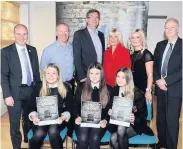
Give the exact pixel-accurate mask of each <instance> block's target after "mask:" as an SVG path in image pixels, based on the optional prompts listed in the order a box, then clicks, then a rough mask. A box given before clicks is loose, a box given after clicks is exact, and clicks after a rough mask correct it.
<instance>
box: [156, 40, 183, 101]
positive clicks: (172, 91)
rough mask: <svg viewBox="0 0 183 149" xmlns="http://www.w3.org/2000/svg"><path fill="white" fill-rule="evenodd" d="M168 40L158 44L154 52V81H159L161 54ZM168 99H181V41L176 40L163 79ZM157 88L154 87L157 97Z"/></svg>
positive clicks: (158, 90)
mask: <svg viewBox="0 0 183 149" xmlns="http://www.w3.org/2000/svg"><path fill="white" fill-rule="evenodd" d="M167 43H168V40H164V41H161V42H158V43H157V45H156V49H155V52H154V81H156V80H159V79H161V65H162V58H163V53H164V51H165V48H166V45H167ZM165 81H166V83H167V87H168V96H169V97H178V98H182V39H181V38H178V39H177V41H176V43H175V46H174V48H173V51H172V54H171V56H170V59H169V63H168V71H167V77H166V78H165ZM159 92H160V89H159V87H157V86H155V94H156V95H159V94H160V93H159Z"/></svg>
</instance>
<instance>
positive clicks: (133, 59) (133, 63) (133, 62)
mask: <svg viewBox="0 0 183 149" xmlns="http://www.w3.org/2000/svg"><path fill="white" fill-rule="evenodd" d="M139 54H140V51H139V53H138V54H136V56H135V58H132V68H131V70H132V72H135V71H134V65H135V62H136V60H137V58H138V57H139Z"/></svg>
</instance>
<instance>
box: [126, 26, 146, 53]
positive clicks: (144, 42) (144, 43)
mask: <svg viewBox="0 0 183 149" xmlns="http://www.w3.org/2000/svg"><path fill="white" fill-rule="evenodd" d="M134 33H139V34H140V37H141V39H142V52H143V51H144V50H145V49H146V48H147V42H146V38H145V34H144V31H143V30H141V29H136V30H135V31H133V32H132V33H131V34H130V37H129V40H130V39H131V37H132V35H133V34H134ZM128 47H129V49H130V50H131V52H132V53H133V52H134V51H135V48H134V47H133V45H132V44H131V42H130V44H129V42H128Z"/></svg>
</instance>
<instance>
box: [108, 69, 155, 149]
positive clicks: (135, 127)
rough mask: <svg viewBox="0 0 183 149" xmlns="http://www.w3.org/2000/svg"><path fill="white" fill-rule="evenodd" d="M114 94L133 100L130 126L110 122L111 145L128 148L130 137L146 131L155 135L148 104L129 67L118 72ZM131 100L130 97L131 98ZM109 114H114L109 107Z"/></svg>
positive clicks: (119, 148)
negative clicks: (150, 121) (148, 112)
mask: <svg viewBox="0 0 183 149" xmlns="http://www.w3.org/2000/svg"><path fill="white" fill-rule="evenodd" d="M114 96H120V97H127V98H131V99H132V100H133V108H132V113H131V114H130V126H129V127H125V126H121V125H119V126H118V125H113V124H110V126H109V131H110V132H111V133H112V135H111V145H112V146H113V148H114V149H128V139H129V138H130V137H133V136H135V135H137V134H141V133H145V134H148V135H153V132H152V130H151V129H150V128H149V127H148V126H147V121H146V117H147V106H146V100H145V98H144V96H143V93H142V92H141V91H140V90H139V89H138V88H136V87H134V83H133V77H132V72H131V70H130V69H129V68H125V67H124V68H120V69H119V70H118V71H117V74H116V86H115V87H113V89H112V99H111V102H112V101H113V98H114ZM129 100H130V99H129ZM108 114H109V115H111V114H112V109H109V111H108Z"/></svg>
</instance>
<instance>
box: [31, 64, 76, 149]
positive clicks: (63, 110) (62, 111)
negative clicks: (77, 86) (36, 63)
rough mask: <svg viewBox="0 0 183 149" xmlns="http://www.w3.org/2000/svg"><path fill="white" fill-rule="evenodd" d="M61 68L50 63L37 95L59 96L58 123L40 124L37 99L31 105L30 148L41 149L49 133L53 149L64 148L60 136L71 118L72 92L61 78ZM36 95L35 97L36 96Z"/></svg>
mask: <svg viewBox="0 0 183 149" xmlns="http://www.w3.org/2000/svg"><path fill="white" fill-rule="evenodd" d="M60 75H61V73H60V70H59V68H58V67H57V66H56V65H55V64H53V63H50V64H48V66H47V68H46V70H45V71H44V75H43V82H42V88H41V89H38V90H37V95H36V97H38V96H40V97H42V96H54V95H56V96H57V99H58V102H57V103H58V116H59V117H58V119H57V121H58V123H57V124H51V125H44V126H39V121H40V120H39V118H38V113H37V112H36V111H37V106H36V101H35V100H34V102H33V103H32V105H31V109H32V110H31V111H32V112H31V113H30V114H29V119H30V120H31V121H33V128H32V129H33V137H32V139H31V140H30V144H29V145H30V146H29V149H40V148H41V146H42V144H43V140H44V138H45V137H46V135H47V134H48V135H49V138H50V139H49V140H50V144H51V148H52V149H63V140H62V138H61V137H60V131H61V130H62V129H64V128H65V127H66V122H68V120H69V119H70V111H71V110H70V109H71V108H70V107H69V106H70V105H71V100H72V98H73V97H72V92H71V90H70V87H69V86H68V85H67V84H65V83H63V82H62V80H61V79H60V77H59V76H60ZM36 97H35V96H34V98H36Z"/></svg>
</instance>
